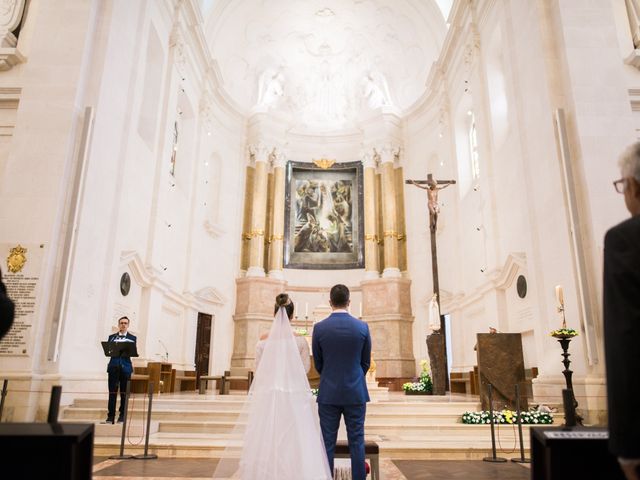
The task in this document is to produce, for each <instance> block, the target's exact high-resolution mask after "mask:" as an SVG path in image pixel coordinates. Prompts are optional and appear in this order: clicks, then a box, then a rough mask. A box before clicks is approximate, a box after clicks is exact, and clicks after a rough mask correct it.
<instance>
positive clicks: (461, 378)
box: [449, 372, 472, 393]
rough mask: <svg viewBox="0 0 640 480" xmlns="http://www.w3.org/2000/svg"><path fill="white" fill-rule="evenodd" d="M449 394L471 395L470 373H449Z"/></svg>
mask: <svg viewBox="0 0 640 480" xmlns="http://www.w3.org/2000/svg"><path fill="white" fill-rule="evenodd" d="M449 385H450V386H451V393H471V390H472V388H471V372H451V375H450V377H449Z"/></svg>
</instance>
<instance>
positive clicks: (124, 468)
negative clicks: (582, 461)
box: [93, 458, 531, 480]
mask: <svg viewBox="0 0 640 480" xmlns="http://www.w3.org/2000/svg"><path fill="white" fill-rule="evenodd" d="M216 463H217V460H215V459H206V458H189V459H186V458H159V459H157V460H109V459H105V458H95V459H94V468H93V472H94V474H93V479H94V480H143V479H144V480H171V479H176V480H177V479H180V480H184V479H191V480H210V479H211V476H212V475H213V470H214V469H215V466H216ZM380 469H381V472H380V477H381V480H444V479H456V478H460V479H464V480H525V479H528V478H530V475H531V470H530V468H529V465H519V464H515V463H510V462H509V463H506V464H504V463H503V464H493V463H486V462H482V461H474V460H467V461H451V460H390V459H386V458H383V459H381V460H380Z"/></svg>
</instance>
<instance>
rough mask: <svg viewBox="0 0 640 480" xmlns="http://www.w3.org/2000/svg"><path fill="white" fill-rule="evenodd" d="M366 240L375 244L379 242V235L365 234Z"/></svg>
mask: <svg viewBox="0 0 640 480" xmlns="http://www.w3.org/2000/svg"><path fill="white" fill-rule="evenodd" d="M364 239H365V240H373V241H374V242H377V241H378V236H377V235H372V234H370V233H365V235H364Z"/></svg>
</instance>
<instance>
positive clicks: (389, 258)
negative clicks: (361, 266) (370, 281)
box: [378, 145, 400, 278]
mask: <svg viewBox="0 0 640 480" xmlns="http://www.w3.org/2000/svg"><path fill="white" fill-rule="evenodd" d="M398 154H399V149H398V148H397V147H395V146H392V145H385V146H384V147H382V148H381V149H380V151H379V152H378V155H379V156H380V164H381V170H382V227H383V237H384V270H383V271H382V276H383V277H385V278H397V277H400V268H399V262H398V219H397V205H396V181H395V171H394V168H393V167H394V161H395V159H396V157H397V156H398Z"/></svg>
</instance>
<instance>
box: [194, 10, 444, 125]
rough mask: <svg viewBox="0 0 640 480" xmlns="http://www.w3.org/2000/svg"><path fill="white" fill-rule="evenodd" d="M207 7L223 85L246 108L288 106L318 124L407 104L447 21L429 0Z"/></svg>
mask: <svg viewBox="0 0 640 480" xmlns="http://www.w3.org/2000/svg"><path fill="white" fill-rule="evenodd" d="M441 3H442V2H441ZM445 3H446V2H445ZM207 16H208V19H207V23H206V32H207V42H208V43H209V47H210V49H211V52H212V55H213V56H214V58H215V60H216V61H217V62H218V65H219V67H220V70H221V73H222V78H223V87H224V89H225V91H226V93H227V94H228V95H229V96H230V97H231V98H232V99H233V100H234V101H235V102H236V103H237V104H238V105H239V106H240V107H241V108H242V109H243V110H244V111H245V112H246V113H247V114H250V113H251V112H254V111H262V112H264V111H277V112H281V113H284V114H285V115H286V118H288V119H289V122H290V123H291V126H292V127H294V128H296V129H300V130H306V131H313V132H318V131H320V132H321V131H335V130H340V129H345V128H353V127H355V126H357V123H358V120H359V119H361V118H363V116H367V114H368V112H370V111H371V110H376V109H378V108H380V107H388V108H391V109H394V110H396V111H399V112H402V111H403V110H405V109H407V108H408V107H410V106H411V105H412V104H413V103H414V102H415V101H416V100H417V99H418V98H419V97H420V96H421V95H423V94H424V91H425V83H426V80H427V76H428V74H429V69H430V68H431V65H432V63H433V61H434V60H435V59H436V58H437V54H438V52H439V49H440V47H441V44H442V39H443V38H444V34H445V30H446V27H445V21H444V17H443V13H442V11H441V10H440V8H439V6H438V4H437V3H436V2H435V1H432V0H428V1H425V0H422V1H418V0H269V1H266V0H264V1H260V0H234V1H222V2H218V3H216V4H215V5H214V6H213V8H211V9H210V11H209V13H208V15H207Z"/></svg>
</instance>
